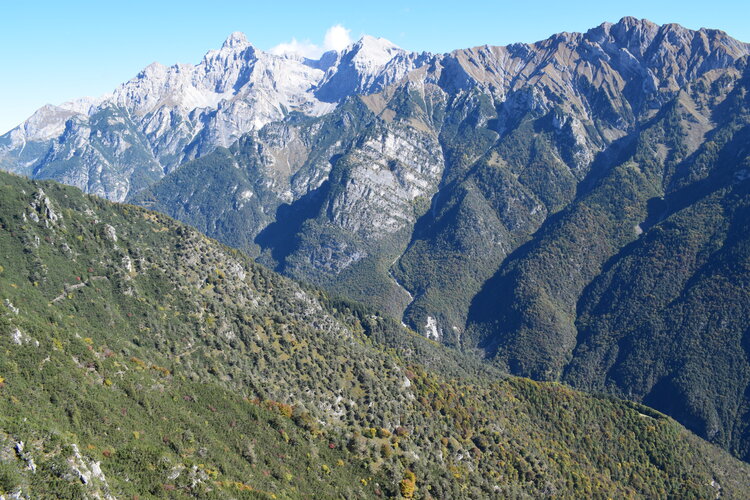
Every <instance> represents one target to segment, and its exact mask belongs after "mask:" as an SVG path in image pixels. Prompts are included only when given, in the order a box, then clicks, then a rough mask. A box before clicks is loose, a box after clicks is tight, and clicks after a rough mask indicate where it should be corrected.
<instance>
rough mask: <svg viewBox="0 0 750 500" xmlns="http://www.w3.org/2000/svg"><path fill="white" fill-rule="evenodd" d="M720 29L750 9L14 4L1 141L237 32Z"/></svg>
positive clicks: (516, 36) (3, 76)
mask: <svg viewBox="0 0 750 500" xmlns="http://www.w3.org/2000/svg"><path fill="white" fill-rule="evenodd" d="M626 15H631V16H635V17H645V18H648V19H651V20H652V21H654V22H657V23H659V24H663V23H668V22H676V23H680V24H682V25H684V26H686V27H688V28H693V29H697V28H700V27H711V28H719V29H723V30H724V31H726V32H728V33H729V34H730V35H732V36H734V37H735V38H738V39H740V40H743V41H746V42H750V22H748V19H750V2H748V1H747V0H745V1H735V0H730V1H711V2H707V1H705V0H702V1H700V2H698V1H692V0H683V1H672V0H649V1H641V0H627V1H619V2H618V1H614V2H613V1H610V2H601V1H599V2H582V1H577V0H568V1H565V0H559V1H547V0H535V1H517V0H516V1H506V0H495V1H490V2H472V1H462V0H457V1H453V2H442V1H409V0H401V1H391V0H375V1H370V2H357V1H354V0H349V1H345V2H344V1H304V2H292V1H279V0H276V1H266V2H254V1H247V0H246V1H237V0H213V1H207V0H203V1H200V2H199V1H193V0H181V1H171V0H149V1H146V0H128V1H127V2H122V1H110V0H98V1H83V0H67V1H60V0H55V1H34V0H26V1H23V2H21V1H12V0H7V1H4V2H2V4H0V65H1V66H0V67H2V72H1V73H0V134H1V133H4V132H5V131H7V130H8V129H10V128H12V127H13V126H15V125H17V124H18V123H20V122H21V121H22V120H24V119H25V118H27V117H28V116H29V115H30V114H31V113H33V111H34V110H35V109H37V108H38V107H40V106H42V105H44V104H46V103H52V104H59V103H61V102H63V101H66V100H70V99H72V98H75V97H80V96H85V95H101V94H103V93H105V92H108V91H110V90H112V89H113V88H114V87H115V86H117V85H118V84H119V83H121V82H123V81H125V80H128V79H130V78H132V77H133V76H135V74H136V73H138V71H140V69H142V68H143V67H145V66H147V65H148V64H149V63H151V62H153V61H159V62H161V63H164V64H167V65H170V64H173V63H176V62H190V63H196V62H198V61H200V59H201V57H202V56H203V54H204V53H205V52H206V51H207V50H209V49H211V48H218V47H219V46H220V45H221V43H222V41H223V40H224V39H225V38H226V37H227V35H229V33H231V32H233V31H242V32H244V33H246V34H247V37H248V39H249V40H250V41H251V42H252V43H253V44H254V45H255V46H257V47H259V48H261V49H270V48H272V47H274V46H276V45H278V44H280V43H283V42H289V41H291V40H292V38H295V39H296V40H297V41H299V42H309V43H312V44H315V45H319V46H320V45H323V37H324V34H325V33H326V30H328V29H329V28H330V27H331V26H333V25H337V24H340V25H343V26H344V27H346V28H347V29H349V30H350V32H351V36H352V37H353V38H355V39H356V38H358V37H359V36H360V35H361V34H364V33H367V34H370V35H374V36H382V37H385V38H388V39H390V40H391V41H392V42H394V43H396V44H398V45H400V46H402V47H404V48H406V49H411V50H420V51H421V50H427V51H431V52H446V51H449V50H452V49H457V48H463V47H470V46H475V45H482V44H485V43H486V44H491V45H505V44H508V43H512V42H533V41H536V40H540V39H543V38H546V37H548V36H549V35H551V34H553V33H557V32H560V31H585V30H587V29H589V28H591V27H594V26H596V25H598V24H600V23H602V22H604V21H610V22H615V21H617V20H618V19H620V18H621V17H623V16H626Z"/></svg>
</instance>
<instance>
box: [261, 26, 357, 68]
mask: <svg viewBox="0 0 750 500" xmlns="http://www.w3.org/2000/svg"><path fill="white" fill-rule="evenodd" d="M350 33H351V30H348V29H346V28H345V27H343V26H342V25H340V24H336V25H334V26H331V27H330V28H328V30H326V34H325V36H324V37H323V45H322V46H320V45H316V44H314V43H312V42H311V41H310V40H303V41H299V40H297V39H296V38H292V40H291V41H289V42H284V43H280V44H278V45H276V46H275V47H272V48H271V50H270V52H271V54H276V55H277V56H278V55H283V54H296V55H299V56H302V57H307V58H309V59H317V58H319V57H320V56H321V55H322V54H323V52H327V51H329V50H338V51H342V50H344V49H345V48H346V47H348V46H349V45H351V43H352V38H351V35H350Z"/></svg>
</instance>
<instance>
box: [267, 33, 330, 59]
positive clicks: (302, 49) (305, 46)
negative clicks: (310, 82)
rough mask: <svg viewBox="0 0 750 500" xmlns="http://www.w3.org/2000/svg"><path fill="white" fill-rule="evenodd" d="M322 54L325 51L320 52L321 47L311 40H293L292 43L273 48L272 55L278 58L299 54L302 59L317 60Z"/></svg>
mask: <svg viewBox="0 0 750 500" xmlns="http://www.w3.org/2000/svg"><path fill="white" fill-rule="evenodd" d="M322 53H323V51H322V50H320V47H318V46H317V45H315V44H314V43H312V42H311V41H310V40H304V41H302V42H300V41H298V40H297V39H296V38H292V40H291V41H290V42H284V43H280V44H278V45H277V46H275V47H272V48H271V54H275V55H277V56H280V55H283V54H297V55H300V56H302V57H307V58H310V59H317V58H318V57H320V54H322Z"/></svg>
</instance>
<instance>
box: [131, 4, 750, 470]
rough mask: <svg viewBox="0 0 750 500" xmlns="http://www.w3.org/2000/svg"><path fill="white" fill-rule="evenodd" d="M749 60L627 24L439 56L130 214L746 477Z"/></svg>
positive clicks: (707, 34) (217, 160)
mask: <svg viewBox="0 0 750 500" xmlns="http://www.w3.org/2000/svg"><path fill="white" fill-rule="evenodd" d="M749 51H750V49H749V48H748V46H747V44H743V43H741V42H738V41H736V40H732V39H731V38H729V37H728V36H727V35H726V34H725V33H723V32H720V31H716V30H700V31H690V30H686V29H684V28H682V27H680V26H677V25H665V26H657V25H654V24H652V23H649V22H648V21H643V20H636V19H632V18H625V19H623V20H621V21H620V22H619V23H617V24H614V25H608V24H605V25H602V26H599V27H597V28H594V29H592V30H590V31H589V32H587V33H585V34H576V33H573V34H571V33H563V34H560V35H555V36H553V37H550V38H549V39H547V40H544V41H541V42H539V43H536V44H533V45H525V44H515V45H511V46H508V47H478V48H475V49H469V50H461V51H456V52H454V53H451V54H446V55H443V56H436V57H435V60H434V61H433V63H431V64H430V65H428V68H423V69H421V70H418V71H415V72H414V73H413V74H412V75H410V76H409V78H407V79H406V80H405V81H402V82H400V83H399V84H397V85H395V86H393V87H390V88H388V89H386V90H384V91H383V92H381V93H379V94H375V95H370V96H361V97H352V98H351V99H349V100H348V101H347V102H346V104H345V105H343V106H341V107H340V108H339V109H337V110H336V111H334V112H332V113H331V114H329V115H326V116H325V117H323V118H320V119H306V120H297V119H296V118H295V120H297V121H295V120H289V121H288V122H284V126H281V125H279V124H275V125H274V126H272V127H267V128H265V129H263V130H262V131H260V132H259V133H258V134H254V135H252V136H249V137H248V138H246V139H245V140H244V142H243V141H241V142H239V143H238V144H237V145H235V146H234V147H233V148H232V150H231V151H230V152H229V153H227V152H226V151H223V150H222V151H218V152H216V153H214V154H212V155H208V156H206V157H204V158H203V159H202V160H198V161H197V162H193V163H188V164H186V165H184V166H182V167H181V168H179V169H178V170H176V171H175V172H173V173H172V174H170V175H168V176H166V177H165V178H164V179H162V180H161V181H160V182H159V183H157V184H156V185H154V186H152V187H151V188H150V189H148V190H146V191H144V192H142V193H141V194H140V195H138V196H137V197H136V198H134V202H136V203H140V204H145V205H147V206H153V207H154V208H156V209H158V210H160V211H164V212H165V213H167V214H169V215H172V216H175V217H177V218H179V219H181V220H183V221H185V222H188V223H190V224H194V225H195V226H196V227H197V228H199V229H200V230H204V231H206V232H207V234H209V235H210V236H215V237H217V238H219V239H221V240H222V241H223V242H225V243H228V244H231V245H234V246H237V247H238V248H242V249H244V250H246V251H248V252H249V253H250V254H251V255H253V256H258V258H259V260H260V261H261V262H263V263H265V264H267V265H268V266H269V267H272V268H274V269H275V270H277V271H279V272H281V273H284V274H286V275H288V276H291V277H294V278H296V279H300V280H305V281H308V282H311V283H313V284H315V285H317V286H323V287H325V288H326V289H328V290H332V291H334V292H335V293H338V294H342V295H347V296H350V297H353V298H355V299H358V300H363V301H367V302H368V303H371V304H374V305H376V306H377V307H378V308H379V309H380V310H382V311H384V312H385V313H388V314H390V315H392V316H394V317H396V318H398V319H400V320H402V321H404V322H405V323H406V324H407V325H409V326H410V327H412V328H413V329H415V330H417V331H419V332H421V333H423V334H426V335H427V336H429V337H431V338H433V339H437V340H439V341H441V342H442V343H445V344H448V345H452V346H457V347H459V348H461V349H463V350H465V351H466V352H476V351H479V352H480V355H482V356H487V357H490V358H492V359H493V360H494V361H495V362H496V364H497V366H499V367H500V368H501V369H502V370H503V371H507V372H510V373H513V374H516V375H522V376H528V377H531V378H534V379H542V380H556V381H564V382H567V383H570V384H572V385H574V386H576V387H579V388H584V389H587V390H593V391H602V392H607V393H610V394H614V395H617V396H618V397H625V398H631V399H633V400H636V401H639V402H644V403H647V404H649V405H650V406H653V407H655V408H657V409H658V410H660V411H663V412H665V413H667V414H669V415H672V416H673V417H675V418H677V419H678V420H679V421H680V422H682V423H683V424H684V425H686V426H688V427H689V428H690V429H692V430H694V431H695V432H697V433H698V434H700V435H701V436H703V437H706V438H707V439H710V440H711V441H713V442H715V443H717V444H719V445H721V446H722V447H725V448H726V449H728V450H730V451H731V452H732V453H734V454H735V455H736V456H738V457H741V458H743V459H746V460H748V459H750V428H749V427H748V424H750V415H748V410H750V362H748V359H750V341H748V338H747V337H748V332H750V312H749V311H748V307H750V300H749V299H750V293H749V291H748V287H747V281H748V276H747V258H748V256H747V252H746V239H745V236H744V235H745V234H746V231H745V229H746V223H745V222H744V221H746V220H747V215H748V214H747V211H746V205H747V189H748V185H750V164H749V163H748V162H749V160H748V147H747V144H748V143H750V132H748V126H749V125H750V120H749V119H748V104H747V102H748V98H747V93H748V91H749V90H750V87H749V85H748V74H749V73H748V70H747V54H748V52H749ZM292 153H294V154H292ZM279 155H281V156H279ZM295 155H296V156H295ZM280 158H281V160H284V161H281V160H280ZM295 158H296V160H295ZM201 161H203V162H207V163H199V162H201ZM206 164H210V168H208V167H207V166H206ZM243 168H244V169H246V170H247V171H248V172H251V174H248V178H249V179H253V182H254V183H255V184H254V186H255V188H254V189H255V190H256V191H253V192H254V193H257V195H256V196H255V197H253V198H250V201H248V202H247V204H246V205H243V206H244V207H245V208H242V209H238V210H234V209H233V208H232V206H233V205H232V204H234V203H236V201H235V200H236V196H235V195H234V194H232V195H227V196H223V195H219V194H217V193H224V192H230V193H235V192H239V191H240V190H241V188H233V186H235V185H242V184H240V183H239V182H237V181H236V180H235V177H236V176H237V175H238V172H243ZM200 173H205V175H200ZM243 175H244V174H243ZM233 189H234V190H233ZM193 193H201V194H198V195H196V194H193ZM264 193H265V194H264ZM274 193H275V194H274ZM255 199H257V200H262V201H263V203H262V204H257V203H256V202H254V201H252V200H255ZM253 203H256V204H255V205H253ZM243 210H244V211H243ZM245 211H246V212H245ZM407 292H408V293H407Z"/></svg>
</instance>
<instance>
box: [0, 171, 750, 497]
mask: <svg viewBox="0 0 750 500" xmlns="http://www.w3.org/2000/svg"><path fill="white" fill-rule="evenodd" d="M0 201H1V203H0V257H1V258H2V267H0V293H1V294H2V298H3V303H2V305H0V346H1V348H2V350H3V353H4V354H3V356H2V357H0V408H1V410H0V490H1V492H2V493H3V494H16V495H17V496H21V497H28V498H45V497H55V498H81V497H92V498H93V497H98V498H115V497H117V498H119V497H130V496H133V495H138V496H140V497H141V498H144V497H151V496H153V497H172V498H182V497H187V496H199V497H205V498H227V497H230V498H296V497H299V496H324V497H331V496H337V497H338V496H344V497H376V496H394V495H395V496H398V495H400V496H402V497H404V498H462V497H473V498H476V497H478V496H506V497H519V498H525V497H534V498H540V497H555V498H580V497H581V496H586V497H594V498H597V497H601V498H606V497H621V498H625V497H651V498H653V497H668V496H671V497H675V496H677V497H681V498H708V497H712V498H713V497H715V496H717V495H719V494H720V495H721V496H722V497H723V498H742V497H743V495H744V493H745V492H746V491H748V488H750V468H749V466H747V465H746V464H744V463H742V462H739V461H738V460H736V459H734V458H732V457H730V456H729V455H728V454H726V452H724V451H722V450H720V449H718V448H716V447H714V446H713V445H710V444H708V443H706V442H705V441H702V440H701V439H699V438H697V437H695V436H693V435H692V434H691V433H689V432H688V431H686V430H685V429H684V428H683V427H682V426H680V425H679V424H677V423H676V422H674V421H673V420H671V419H670V418H669V417H666V416H664V415H662V414H660V413H658V412H654V411H653V410H650V409H648V408H647V407H645V406H640V405H638V404H635V403H630V402H624V401H618V400H616V399H611V398H605V397H596V396H591V395H584V394H582V393H578V392H576V391H574V390H571V389H569V388H567V387H564V386H562V385H559V384H555V383H539V382H533V381H531V380H528V379H520V378H515V377H507V376H502V375H501V374H499V373H497V372H496V371H495V370H494V369H493V368H491V367H490V366H489V365H486V364H483V363H480V362H479V361H477V360H474V358H471V357H468V356H465V355H462V354H461V353H459V352H457V351H455V350H452V349H448V348H445V347H443V346H440V345H439V344H438V343H435V342H431V341H429V340H427V339H424V338H423V337H421V336H419V335H416V334H414V333H412V332H409V331H407V330H405V329H403V328H402V327H401V326H400V325H398V324H397V323H396V322H395V321H393V320H391V319H388V318H387V317H385V316H382V315H380V314H378V313H377V312H375V311H373V310H369V309H367V308H366V307H364V306H360V305H357V304H355V303H352V302H347V301H343V300H340V299H333V298H330V297H329V296H328V295H326V294H324V293H322V292H320V291H318V290H315V289H312V288H303V287H301V286H300V285H298V284H296V283H294V282H292V281H290V280H289V279H286V278H283V277H281V276H279V275H277V274H275V273H273V272H271V271H268V270H266V269H264V268H263V267H260V266H258V265H257V264H253V263H252V262H251V261H249V260H248V258H247V257H245V256H243V255H242V254H241V253H239V252H237V251H236V250H233V249H230V248H228V247H224V246H222V245H221V244H219V243H217V242H215V241H213V240H210V239H208V238H206V237H205V236H203V235H201V234H200V233H198V232H197V231H195V230H194V229H192V228H189V227H187V226H183V225H181V224H179V223H177V222H175V221H173V220H171V219H169V218H168V217H165V216H163V215H159V214H157V213H154V212H149V211H146V210H143V209H141V208H137V207H134V206H129V205H116V204H112V203H110V202H107V201H103V200H101V199H98V198H96V197H92V196H87V195H83V194H82V193H80V192H79V191H78V190H76V189H75V188H71V187H64V186H61V185H58V184H55V183H52V182H43V183H39V182H33V181H29V180H25V179H22V178H20V177H16V176H12V175H9V174H1V175H0Z"/></svg>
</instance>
